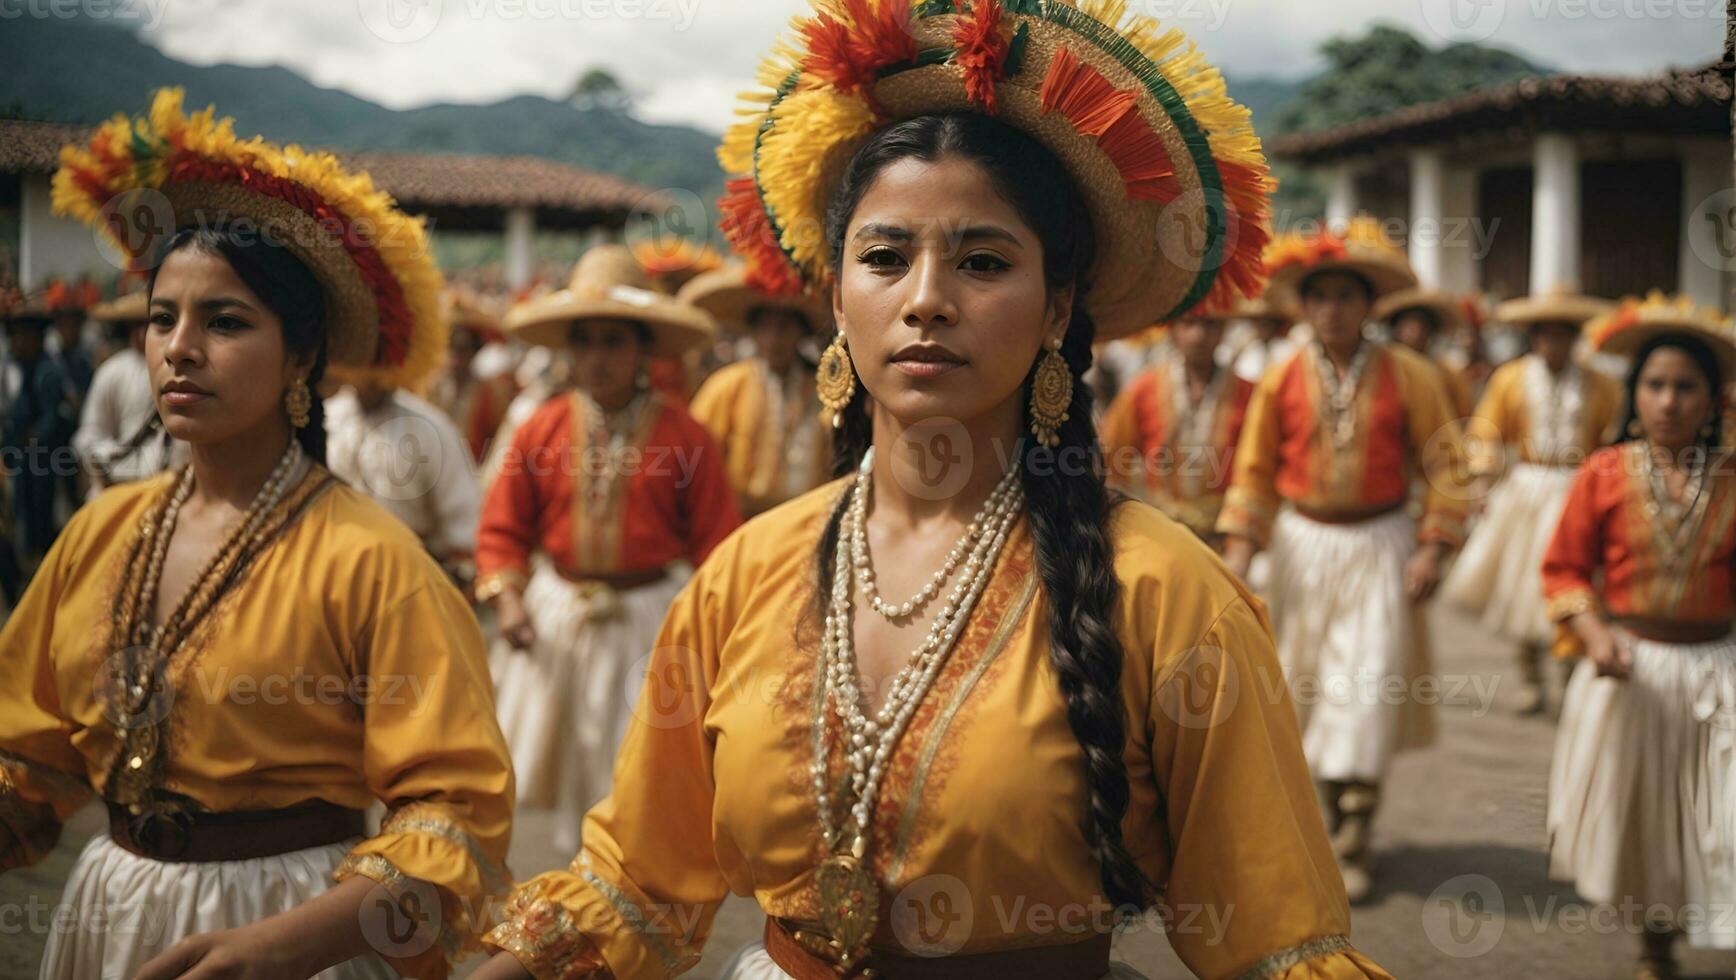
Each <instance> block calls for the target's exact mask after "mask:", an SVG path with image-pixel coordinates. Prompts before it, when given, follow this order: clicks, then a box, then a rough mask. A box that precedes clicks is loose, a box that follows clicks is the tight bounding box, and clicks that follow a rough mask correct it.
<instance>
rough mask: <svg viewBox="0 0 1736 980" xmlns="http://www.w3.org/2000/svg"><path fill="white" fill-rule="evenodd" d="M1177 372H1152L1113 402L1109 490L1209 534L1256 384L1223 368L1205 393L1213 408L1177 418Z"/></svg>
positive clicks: (1107, 440) (1164, 365) (1107, 432)
mask: <svg viewBox="0 0 1736 980" xmlns="http://www.w3.org/2000/svg"><path fill="white" fill-rule="evenodd" d="M1175 368H1176V362H1175V361H1174V360H1172V359H1165V360H1163V361H1160V362H1159V363H1158V364H1156V365H1154V366H1152V367H1150V368H1147V369H1146V370H1145V371H1143V372H1141V373H1140V375H1139V376H1138V377H1137V378H1135V379H1134V380H1133V382H1132V384H1130V385H1128V387H1127V389H1126V390H1125V391H1123V392H1122V393H1121V394H1120V395H1118V396H1117V397H1116V399H1115V401H1114V402H1113V403H1111V404H1110V406H1109V411H1108V412H1106V413H1105V414H1104V416H1103V422H1102V424H1101V429H1102V434H1101V438H1102V441H1103V457H1104V460H1105V461H1106V462H1107V465H1108V470H1109V483H1110V485H1111V486H1113V487H1116V488H1117V489H1121V490H1125V491H1127V492H1128V493H1130V494H1132V495H1134V496H1136V497H1139V498H1141V499H1143V500H1145V501H1146V502H1148V503H1150V504H1151V505H1152V506H1154V507H1157V508H1158V509H1159V510H1162V511H1163V512H1164V513H1166V514H1168V515H1169V516H1170V517H1172V518H1174V519H1176V520H1178V521H1180V522H1181V523H1183V524H1185V525H1187V526H1188V527H1189V528H1190V529H1192V530H1193V532H1194V533H1196V534H1198V535H1200V536H1201V537H1208V536H1210V535H1211V534H1212V533H1213V532H1214V530H1215V529H1216V527H1217V522H1218V512H1219V510H1221V509H1222V508H1223V505H1224V490H1225V489H1226V488H1227V487H1228V486H1229V484H1230V473H1231V469H1232V467H1233V466H1234V465H1235V454H1236V442H1237V440H1238V439H1240V438H1241V435H1242V424H1243V422H1244V421H1246V419H1247V415H1248V402H1249V400H1250V399H1252V398H1253V395H1254V386H1253V385H1252V384H1251V383H1249V382H1247V381H1244V380H1242V379H1241V378H1239V377H1237V376H1236V375H1235V373H1234V372H1232V371H1231V370H1230V369H1229V368H1219V369H1218V372H1217V374H1216V375H1215V376H1214V377H1213V380H1212V388H1210V389H1208V391H1207V393H1206V396H1207V397H1208V398H1210V399H1211V401H1210V403H1209V404H1201V405H1200V406H1198V407H1197V408H1196V409H1195V412H1198V413H1204V415H1203V417H1198V416H1196V417H1194V418H1191V419H1189V418H1178V414H1179V413H1178V411H1177V407H1178V406H1177V403H1176V402H1177V389H1178V387H1179V386H1178V384H1177V382H1178V380H1179V379H1178V378H1177V371H1176V369H1175ZM1190 423H1191V424H1190ZM1184 430H1185V431H1184Z"/></svg>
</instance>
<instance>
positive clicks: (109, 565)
mask: <svg viewBox="0 0 1736 980" xmlns="http://www.w3.org/2000/svg"><path fill="white" fill-rule="evenodd" d="M325 475H326V474H325V470H324V469H323V468H321V467H317V466H316V467H313V468H312V469H311V470H310V472H309V474H308V475H307V476H306V477H304V482H303V484H302V486H303V488H306V487H307V486H308V484H307V482H306V481H315V480H320V479H322V478H323V477H324V476H325ZM173 479H174V474H164V475H162V476H160V477H157V478H155V479H152V480H147V481H145V482H142V483H135V484H129V485H126V486H122V487H117V488H115V489H113V490H110V491H108V492H106V493H104V494H103V495H102V496H101V497H99V498H98V499H97V500H96V501H94V502H93V503H91V504H89V505H87V506H86V507H84V508H83V509H82V510H80V511H79V512H78V513H77V514H75V515H74V516H73V519H72V521H71V522H70V523H69V524H68V525H67V528H66V530H65V531H64V532H62V534H61V535H60V538H59V540H57V541H56V542H55V544H54V548H53V550H51V551H50V552H49V555H48V557H47V559H46V560H45V561H44V563H43V565H42V568H41V570H40V571H38V572H37V575H36V578H35V579H34V580H33V581H32V582H31V585H30V588H29V589H28V590H27V591H26V592H25V594H24V597H23V600H22V601H21V602H20V604H19V606H18V608H17V609H16V610H14V611H13V613H12V616H11V618H9V619H8V620H7V621H6V623H5V626H4V628H3V629H0V820H3V821H4V823H5V826H6V829H7V830H8V831H10V836H11V839H12V846H11V847H10V848H9V849H8V851H7V852H6V853H5V854H0V869H5V868H12V867H17V866H20V865H23V864H28V863H31V862H33V861H35V860H37V859H39V858H40V857H41V856H42V854H43V853H44V852H45V851H46V850H48V849H49V848H51V847H52V846H53V844H54V842H55V840H56V839H57V838H58V837H59V833H60V821H61V820H63V819H65V818H66V817H67V816H68V815H69V814H70V813H71V812H72V811H74V810H76V809H77V808H78V807H79V806H81V805H82V804H83V803H84V802H85V801H86V800H88V799H89V798H90V795H91V793H92V792H93V787H94V790H95V791H96V792H101V791H102V789H103V787H104V786H105V785H106V783H107V776H108V773H109V771H110V766H111V764H112V762H113V759H114V756H115V754H116V753H117V752H118V750H119V746H120V742H119V739H118V738H117V729H116V725H115V723H114V721H111V719H114V718H116V717H117V716H116V711H117V710H123V709H121V708H120V706H119V705H118V704H117V703H114V702H113V699H112V698H110V697H108V696H106V695H105V691H104V685H103V683H102V682H101V681H100V678H102V677H104V676H105V671H104V669H103V668H104V665H105V662H106V661H107V659H108V658H109V657H110V651H109V644H108V635H107V634H108V632H109V629H110V617H111V611H112V610H113V608H114V604H115V592H116V589H117V587H118V584H119V578H120V571H121V566H122V565H123V564H124V563H125V559H126V555H127V551H128V547H129V545H130V544H131V543H132V541H133V539H134V537H135V536H136V535H137V533H138V529H139V525H140V523H141V521H142V520H143V517H144V515H145V514H146V513H147V512H148V511H149V510H150V508H151V507H152V506H153V504H155V503H156V502H157V501H159V500H160V499H161V497H162V495H163V494H166V493H168V492H169V488H170V487H171V486H172V484H173ZM297 496H300V494H298V493H292V494H286V495H285V504H283V505H281V506H283V507H291V506H293V504H294V503H295V500H294V498H295V497H297ZM242 574H243V578H242V580H241V581H240V582H239V584H238V585H236V586H235V587H234V588H233V589H232V590H231V591H230V592H229V594H228V595H227V596H226V597H225V598H223V599H222V600H221V602H220V604H219V605H218V606H217V607H216V608H215V609H214V610H213V612H212V613H211V615H210V616H209V617H208V618H207V619H206V621H205V623H204V624H203V625H201V626H199V627H197V628H196V630H195V632H194V633H193V635H192V636H191V637H190V638H189V640H188V642H187V644H186V646H184V647H183V648H182V649H181V651H180V652H179V654H178V655H177V656H176V657H175V658H174V660H173V661H172V662H171V663H170V665H169V668H168V678H169V685H170V687H169V690H170V691H171V692H172V693H171V697H169V698H167V699H165V700H164V701H163V702H161V703H162V704H163V705H164V706H165V708H166V713H165V714H164V716H163V719H162V721H161V722H160V723H159V724H161V725H162V726H164V728H163V731H162V733H161V734H162V735H163V737H162V739H161V744H162V745H163V748H162V750H161V751H164V752H167V753H168V757H167V759H166V762H165V767H164V769H163V770H162V771H163V773H164V778H163V782H162V784H161V785H160V786H158V787H155V791H160V792H163V793H170V794H178V795H179V796H181V797H184V798H189V799H190V800H191V801H192V804H193V805H194V807H195V808H202V809H206V810H212V811H219V812H222V811H244V810H268V809H280V808H287V807H293V806H296V805H298V804H305V803H309V802H312V801H315V800H325V801H327V802H330V803H334V804H337V805H339V806H345V807H350V808H354V809H363V808H365V807H367V806H368V805H369V804H370V803H372V802H373V801H375V800H380V801H382V802H383V803H385V805H386V806H387V808H388V813H387V815H386V818H385V820H384V823H383V825H382V827H381V830H380V833H379V834H378V835H377V836H375V837H373V838H370V839H368V840H364V841H362V842H361V843H359V844H357V845H356V847H355V848H354V849H353V850H352V851H351V852H350V854H349V856H348V857H347V858H346V859H345V860H344V863H343V865H342V866H341V867H340V869H339V871H338V877H339V879H340V880H342V879H343V878H347V877H350V876H352V875H364V876H366V877H369V878H373V879H375V880H377V881H379V882H381V883H382V884H383V885H385V886H386V887H387V888H388V890H390V891H391V892H392V893H393V894H395V895H402V894H403V893H404V891H405V890H406V889H413V888H417V887H418V886H417V885H415V884H414V883H413V882H407V881H406V880H405V878H406V877H407V878H412V879H417V880H419V881H421V882H427V883H430V884H432V885H434V886H436V887H437V888H438V894H439V895H440V899H441V904H442V907H443V913H444V915H443V920H444V921H443V924H442V928H441V929H440V932H439V935H438V937H437V941H436V942H434V943H432V944H429V943H416V942H411V943H407V944H406V946H405V947H404V949H405V950H406V955H404V956H402V957H399V958H396V959H394V960H393V963H394V965H395V966H397V967H398V968H399V969H400V970H401V971H403V972H405V973H406V974H408V975H413V976H417V977H438V976H444V975H445V973H446V965H445V957H446V956H447V955H450V954H453V953H456V952H458V951H459V950H461V949H463V948H465V947H466V946H473V945H474V942H475V933H476V931H477V930H476V928H475V926H478V925H480V921H481V915H480V913H481V911H482V908H483V904H484V899H485V898H486V897H487V896H488V895H490V894H493V893H495V892H498V891H504V890H505V888H506V885H507V884H508V879H507V876H506V869H505V867H504V865H503V861H504V858H505V855H506V848H507V842H508V838H509V836H510V831H511V826H512V800H513V777H512V767H511V762H510V758H509V756H508V754H507V750H506V746H505V742H504V740H503V739H502V737H501V734H500V729H499V727H498V726H497V725H496V723H495V716H494V697H493V691H494V688H493V685H492V684H491V683H490V681H489V674H488V665H487V660H486V656H485V652H484V646H483V639H482V633H481V630H480V628H479V627H478V625H477V622H476V617H475V616H474V615H473V614H472V613H471V611H470V608H469V606H468V605H467V604H466V602H465V600H464V598H463V597H462V596H461V595H460V594H459V593H458V591H457V589H456V588H454V587H453V586H452V584H451V583H450V581H449V580H448V579H447V578H446V576H445V573H443V572H442V571H441V569H440V566H439V565H437V564H435V563H434V561H433V559H432V558H430V557H429V556H428V554H427V553H426V552H425V551H424V550H423V548H422V545H421V543H420V542H419V541H417V540H416V538H415V536H414V535H412V534H411V533H410V531H409V530H408V529H407V528H405V527H404V526H403V525H402V524H400V523H399V522H397V521H396V520H393V519H392V518H391V517H390V516H389V515H388V514H387V513H386V512H385V511H384V510H382V509H381V508H380V507H379V505H377V504H375V503H374V502H373V501H371V500H369V499H367V498H366V497H364V496H362V495H361V494H359V493H357V492H356V491H354V490H351V489H350V488H348V487H346V486H344V485H343V484H341V483H337V482H335V481H334V482H331V483H330V484H329V485H327V486H326V488H325V489H324V490H322V491H320V492H318V493H316V494H315V495H314V496H312V497H311V498H310V499H308V500H307V501H306V504H305V509H304V510H303V511H302V513H301V515H300V517H299V518H296V519H294V520H293V522H292V523H290V524H288V525H287V527H286V528H285V530H284V532H283V534H282V535H281V536H280V537H278V538H277V539H276V540H274V541H273V542H271V543H270V544H269V545H268V546H267V547H266V549H265V550H264V551H263V552H262V553H261V554H260V555H259V557H258V558H257V559H256V561H255V562H254V563H253V565H252V566H251V567H250V568H248V569H246V570H245V571H244V572H243V573H242ZM472 913H476V914H477V920H476V922H475V923H474V924H473V923H472V921H471V915H472ZM417 947H421V948H419V949H418V948H417ZM412 950H413V951H414V955H410V952H409V951H412Z"/></svg>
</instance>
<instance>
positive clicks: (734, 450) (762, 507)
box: [691, 358, 832, 517]
mask: <svg viewBox="0 0 1736 980" xmlns="http://www.w3.org/2000/svg"><path fill="white" fill-rule="evenodd" d="M802 374H803V376H802V385H801V398H800V399H785V398H782V397H779V396H780V395H781V394H782V393H781V392H773V391H771V390H769V389H770V388H771V386H772V384H773V383H774V381H773V379H772V378H771V377H770V374H769V373H768V371H767V369H766V366H765V362H764V361H761V360H760V359H758V358H748V359H747V360H743V361H737V362H736V363H734V364H729V365H726V366H724V367H722V368H719V369H718V371H717V373H715V374H713V375H712V376H711V377H709V378H707V379H705V383H704V384H703V385H700V386H699V394H697V395H694V396H693V405H692V406H691V411H692V413H693V417H694V418H696V419H698V420H699V423H700V424H701V425H703V426H705V428H706V431H708V432H710V433H711V437H712V438H713V439H715V440H717V445H718V447H719V448H720V449H722V450H723V467H724V471H725V472H727V473H728V474H729V484H730V486H731V487H733V488H734V489H735V494H736V501H737V503H738V504H739V505H740V507H741V512H742V513H743V514H744V515H747V516H750V517H751V516H753V515H754V514H759V513H762V512H764V511H767V510H770V509H771V508H773V507H775V506H777V505H778V504H781V503H783V502H784V501H786V500H789V499H791V498H792V497H798V496H800V495H802V494H804V493H807V492H808V491H809V490H812V489H814V488H815V487H817V486H819V485H820V484H822V483H825V482H826V481H827V480H828V479H829V478H830V476H831V464H832V430H831V428H830V427H828V426H826V425H823V424H822V423H821V420H820V400H819V397H818V396H817V395H816V394H815V390H816V389H815V386H814V375H813V372H812V371H804V372H803V373H802ZM792 401H793V402H794V403H793V404H791V403H790V402H792ZM774 403H782V404H781V405H780V407H781V410H782V418H779V419H773V418H772V417H771V415H772V409H773V406H774Z"/></svg>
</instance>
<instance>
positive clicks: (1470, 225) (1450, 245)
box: [1440, 163, 1491, 293]
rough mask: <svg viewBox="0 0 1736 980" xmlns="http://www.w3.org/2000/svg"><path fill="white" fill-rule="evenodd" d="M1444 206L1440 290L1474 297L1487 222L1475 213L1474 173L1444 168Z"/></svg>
mask: <svg viewBox="0 0 1736 980" xmlns="http://www.w3.org/2000/svg"><path fill="white" fill-rule="evenodd" d="M1442 200H1443V201H1445V202H1446V215H1447V219H1446V226H1445V227H1446V236H1447V237H1446V241H1445V242H1444V243H1443V245H1442V248H1441V283H1440V288H1442V289H1444V290H1446V291H1447V292H1449V293H1474V292H1476V291H1477V290H1478V287H1479V286H1480V285H1481V283H1482V274H1481V271H1480V268H1479V267H1480V266H1481V264H1482V262H1483V260H1484V259H1485V258H1487V257H1488V255H1489V236H1490V234H1491V232H1490V228H1489V221H1488V219H1487V218H1485V217H1483V216H1482V215H1479V214H1478V213H1477V171H1476V170H1475V169H1473V168H1471V167H1468V166H1464V165H1462V164H1453V163H1448V164H1447V170H1446V175H1445V177H1444V179H1443V180H1442Z"/></svg>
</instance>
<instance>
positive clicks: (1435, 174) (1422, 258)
mask: <svg viewBox="0 0 1736 980" xmlns="http://www.w3.org/2000/svg"><path fill="white" fill-rule="evenodd" d="M1446 173H1447V162H1446V160H1445V158H1443V157H1442V156H1441V151H1439V150H1417V151H1416V152H1414V153H1412V154H1411V157H1410V192H1411V193H1410V264H1411V268H1412V269H1414V270H1416V274H1417V279H1419V280H1421V282H1422V285H1423V288H1425V289H1439V288H1441V278H1442V276H1443V274H1444V273H1445V271H1446V256H1445V254H1444V240H1445V238H1446V231H1445V228H1444V226H1445V225H1446V221H1447V200H1446V183H1447V181H1446Z"/></svg>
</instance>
